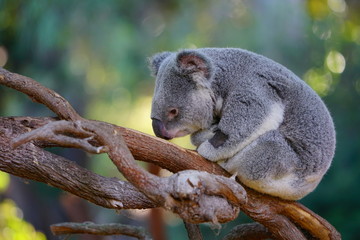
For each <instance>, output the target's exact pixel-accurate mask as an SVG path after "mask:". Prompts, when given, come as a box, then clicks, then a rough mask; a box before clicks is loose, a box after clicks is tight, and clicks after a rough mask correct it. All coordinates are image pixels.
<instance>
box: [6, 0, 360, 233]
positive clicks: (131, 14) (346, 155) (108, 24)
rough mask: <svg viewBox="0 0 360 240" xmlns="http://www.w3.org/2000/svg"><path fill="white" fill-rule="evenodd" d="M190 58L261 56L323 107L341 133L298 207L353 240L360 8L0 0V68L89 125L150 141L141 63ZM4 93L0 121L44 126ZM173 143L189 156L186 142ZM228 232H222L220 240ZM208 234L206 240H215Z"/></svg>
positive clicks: (359, 220) (240, 1) (336, 2)
mask: <svg viewBox="0 0 360 240" xmlns="http://www.w3.org/2000/svg"><path fill="white" fill-rule="evenodd" d="M193 47H240V48H245V49H248V50H251V51H255V52H257V53H260V54H263V55H265V56H267V57H269V58H272V59H274V60H276V61H278V62H280V63H282V64H283V65H285V66H287V67H288V68H289V69H291V70H292V71H294V72H295V73H296V74H297V75H299V76H300V77H302V78H303V79H304V80H305V81H306V82H307V83H308V84H309V85H310V86H311V87H313V88H314V89H315V90H316V91H317V92H318V93H319V94H320V95H321V96H322V97H323V99H324V101H325V102H326V104H327V105H328V107H329V109H330V111H331V112H332V115H333V117H334V120H335V125H336V129H337V141H338V144H337V151H336V156H335V159H334V162H333V164H332V167H331V169H330V171H329V173H328V174H327V175H326V176H325V178H324V180H323V181H322V183H321V184H320V185H319V187H318V188H317V189H316V191H315V192H314V193H312V194H310V195H309V196H308V197H306V198H305V199H304V200H302V201H301V202H303V203H304V204H305V205H306V206H308V207H309V208H310V209H312V210H313V211H315V212H316V213H318V214H319V215H321V216H323V217H324V218H326V219H327V220H328V221H329V222H330V223H332V224H333V225H334V226H335V227H336V228H337V229H338V230H339V231H340V232H341V233H342V235H343V238H344V239H359V238H360V233H359V231H358V230H357V229H358V226H359V225H360V206H359V202H360V190H359V188H358V187H357V182H360V161H359V160H360V138H359V132H360V124H359V123H360V104H359V102H360V3H359V2H358V1H356V0H347V1H344V0H306V1H281V0H273V1H265V0H253V1H250V0H224V1H216V0H209V1H206V2H205V1H190V0H184V1H181V0H168V1H160V0H149V1H131V0H124V1H116V0H108V1H98V0H89V1H69V0H63V1H45V0H34V1H20V0H0V65H1V66H5V68H7V69H8V70H10V71H14V72H17V73H20V74H23V75H26V76H30V77H32V78H34V79H36V80H37V81H39V82H41V83H42V84H44V85H46V86H48V87H50V88H53V89H54V90H56V91H57V92H59V93H60V94H62V95H63V96H65V97H66V98H67V99H68V100H69V101H70V102H71V103H72V104H73V105H74V106H75V108H76V109H77V110H78V111H79V112H81V113H82V114H83V115H85V116H86V117H89V118H93V119H98V120H103V121H108V122H112V123H115V124H119V125H122V126H126V127H131V128H135V129H138V130H140V131H144V132H147V133H151V132H152V131H151V123H150V119H149V115H150V114H149V113H150V101H151V94H152V88H153V79H152V78H151V76H150V74H149V71H148V70H147V66H146V65H147V63H146V58H147V57H148V56H151V55H152V54H153V53H155V52H158V51H169V50H170V51H175V50H177V49H179V48H193ZM0 93H1V94H0V112H1V114H2V115H31V116H37V115H43V116H44V115H49V114H50V115H51V113H49V112H48V111H47V110H45V108H44V107H38V106H35V107H34V104H33V103H30V102H29V101H27V100H26V98H25V97H24V96H22V95H21V94H17V93H15V92H14V91H12V90H9V89H5V88H3V87H0ZM29 109H30V110H29ZM178 143H180V144H183V145H184V146H189V143H188V139H186V138H185V140H184V139H183V140H180V141H178ZM98 158H100V159H98ZM102 158H103V157H102V156H96V159H97V160H96V161H94V162H93V168H94V169H95V170H96V171H97V172H100V173H101V174H105V175H116V174H117V173H116V170H115V169H114V167H113V166H112V165H111V164H110V161H107V160H106V159H102ZM241 221H246V220H245V219H243V218H240V220H238V221H237V223H238V222H241ZM234 224H235V222H234V223H229V224H227V225H226V226H225V227H224V228H225V229H223V230H222V231H221V232H220V234H219V238H220V236H223V234H224V233H226V231H228V229H229V226H232V225H234ZM205 228H206V227H205ZM206 229H207V230H206ZM206 229H204V234H205V236H206V237H205V238H206V239H214V238H216V237H215V234H214V232H212V231H208V229H209V228H206ZM178 231H184V229H183V227H179V225H175V226H174V225H171V226H169V232H168V235H169V236H171V238H170V239H183V238H184V236H185V234H184V233H181V234H175V233H177V232H178ZM205 232H206V233H205ZM177 236H178V238H177Z"/></svg>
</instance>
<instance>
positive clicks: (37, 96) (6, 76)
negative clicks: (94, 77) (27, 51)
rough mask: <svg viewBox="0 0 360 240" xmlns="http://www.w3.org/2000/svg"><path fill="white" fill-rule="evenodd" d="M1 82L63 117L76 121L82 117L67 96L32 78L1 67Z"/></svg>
mask: <svg viewBox="0 0 360 240" xmlns="http://www.w3.org/2000/svg"><path fill="white" fill-rule="evenodd" d="M0 84H2V85H4V86H7V87H9V88H13V89H15V90H17V91H19V92H22V93H25V94H26V95H28V96H29V97H30V98H31V100H33V101H34V102H37V103H41V104H44V105H45V106H46V107H48V108H49V109H50V110H51V111H53V112H54V113H55V114H56V115H57V116H58V117H59V118H61V119H65V120H73V121H74V120H77V119H80V118H81V117H80V116H79V114H78V113H77V112H76V111H75V110H74V108H73V107H72V106H71V105H70V103H69V102H68V101H66V100H65V98H63V97H62V96H60V95H59V94H58V93H56V92H55V91H53V90H51V89H49V88H46V87H44V86H42V85H41V84H40V83H38V82H36V81H35V80H33V79H31V78H28V77H25V76H22V75H19V74H16V73H12V72H9V71H7V70H5V69H3V68H1V67H0Z"/></svg>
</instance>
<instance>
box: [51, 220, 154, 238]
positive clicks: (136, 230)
mask: <svg viewBox="0 0 360 240" xmlns="http://www.w3.org/2000/svg"><path fill="white" fill-rule="evenodd" d="M51 231H52V233H53V234H54V235H65V234H93V235H126V236H130V237H135V238H137V239H140V240H150V239H151V237H150V236H149V233H148V232H146V231H145V230H144V229H143V228H142V227H135V226H129V225H124V224H120V223H112V224H95V223H92V222H84V223H71V222H66V223H59V224H54V225H51Z"/></svg>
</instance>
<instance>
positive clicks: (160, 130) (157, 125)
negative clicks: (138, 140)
mask: <svg viewBox="0 0 360 240" xmlns="http://www.w3.org/2000/svg"><path fill="white" fill-rule="evenodd" d="M152 127H153V131H154V133H155V135H156V136H157V137H160V138H163V139H166V140H170V139H172V137H170V136H169V134H168V132H167V131H166V128H165V125H164V123H163V122H162V121H160V120H158V119H155V118H153V119H152Z"/></svg>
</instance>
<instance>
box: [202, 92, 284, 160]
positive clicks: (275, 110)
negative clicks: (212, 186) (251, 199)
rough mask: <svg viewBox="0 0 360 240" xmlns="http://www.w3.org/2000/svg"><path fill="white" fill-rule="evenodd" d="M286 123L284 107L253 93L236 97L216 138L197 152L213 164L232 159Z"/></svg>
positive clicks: (205, 142)
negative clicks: (283, 122) (259, 138)
mask: <svg viewBox="0 0 360 240" xmlns="http://www.w3.org/2000/svg"><path fill="white" fill-rule="evenodd" d="M282 119H283V107H282V105H281V104H280V103H274V102H270V101H269V100H267V99H266V97H265V96H264V97H261V96H259V95H256V94H255V93H251V92H248V93H245V94H233V95H232V96H231V97H229V99H228V101H227V104H226V105H225V107H224V110H223V115H222V117H221V119H220V122H219V124H218V129H217V131H215V134H214V136H213V137H212V138H211V139H208V140H206V141H204V142H203V143H202V144H201V145H200V146H199V147H198V149H197V151H198V153H199V154H200V155H202V156H203V157H205V158H207V159H208V160H210V161H219V160H223V159H228V158H230V157H232V156H234V155H235V154H236V153H237V152H239V151H240V150H241V149H243V148H244V147H245V146H247V145H248V144H250V143H251V142H253V141H254V140H256V139H257V138H258V137H259V136H260V135H262V134H264V133H266V132H267V131H270V130H273V129H276V128H278V127H279V125H280V123H281V122H282Z"/></svg>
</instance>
